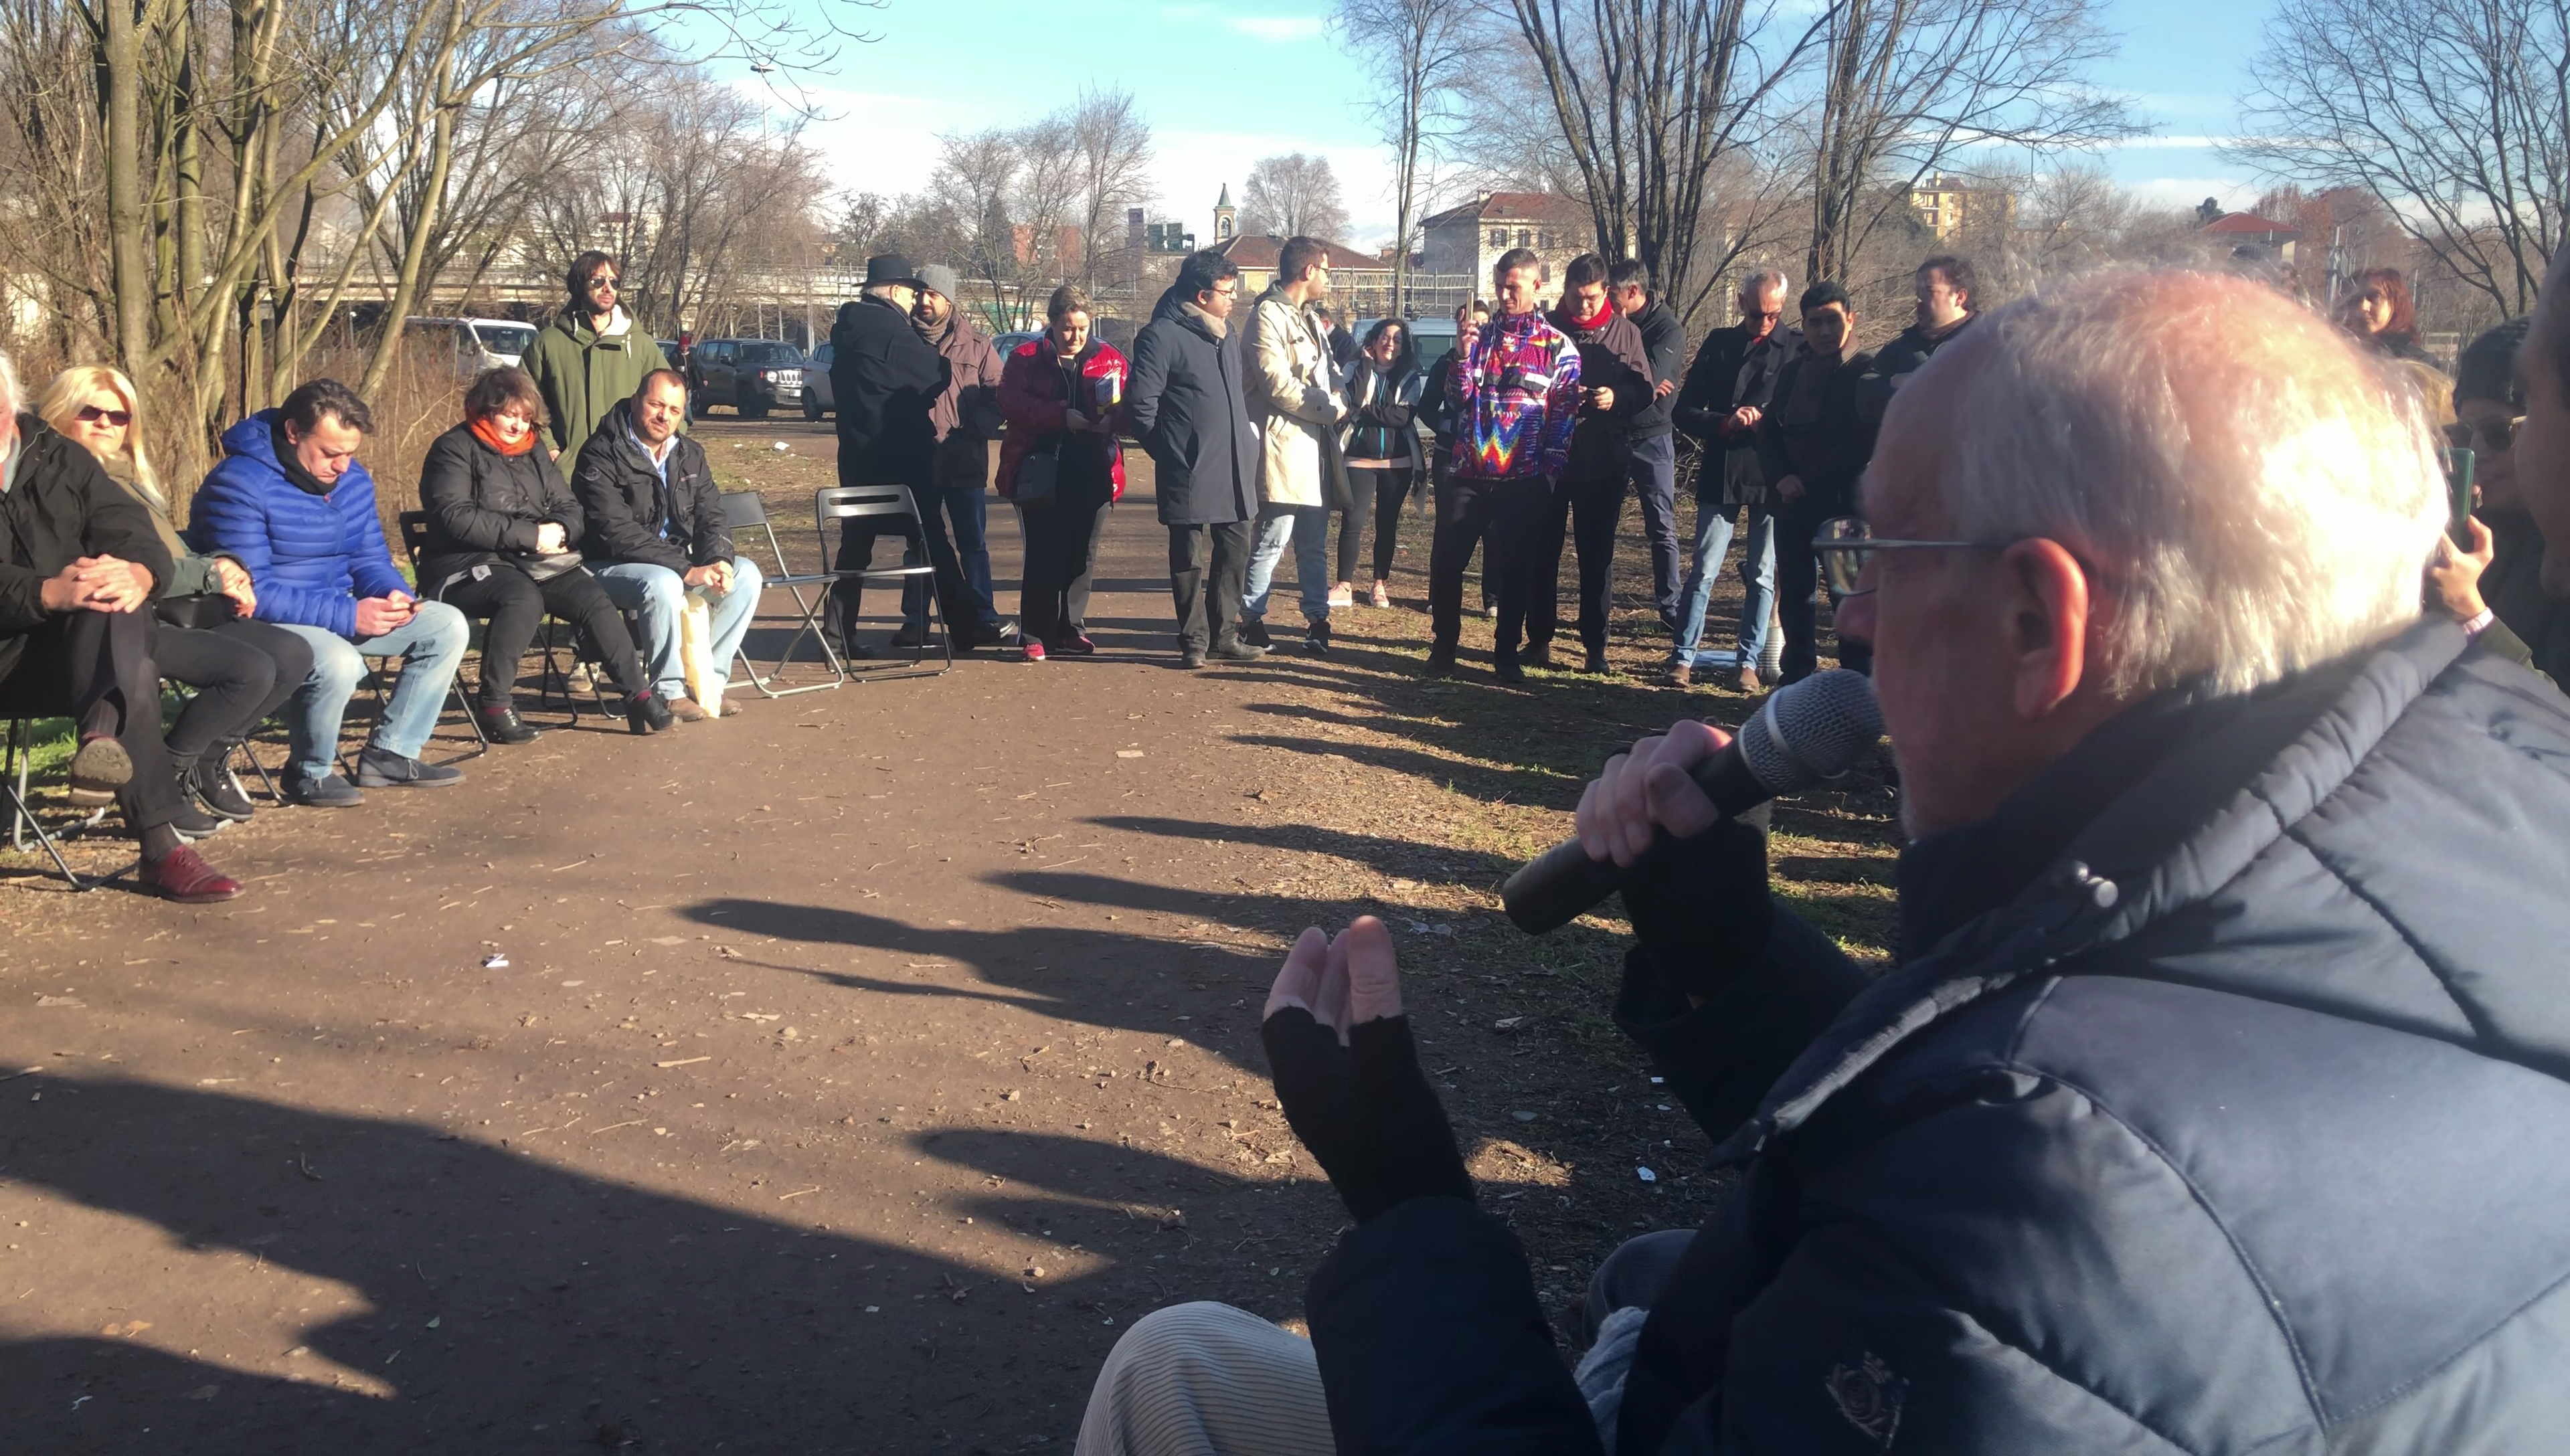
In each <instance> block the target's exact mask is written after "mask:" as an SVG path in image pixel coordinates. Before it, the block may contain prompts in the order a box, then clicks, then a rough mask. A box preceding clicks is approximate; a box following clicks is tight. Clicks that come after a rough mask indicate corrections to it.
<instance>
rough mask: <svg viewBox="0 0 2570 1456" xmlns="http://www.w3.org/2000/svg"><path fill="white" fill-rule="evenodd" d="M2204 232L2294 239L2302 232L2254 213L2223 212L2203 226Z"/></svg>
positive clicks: (2289, 225)
mask: <svg viewBox="0 0 2570 1456" xmlns="http://www.w3.org/2000/svg"><path fill="white" fill-rule="evenodd" d="M2204 230H2205V231H2207V232H2254V233H2257V234H2259V235H2261V236H2265V235H2267V234H2270V233H2286V234H2290V235H2292V236H2295V237H2300V236H2302V232H2303V230H2302V229H2301V228H2299V227H2295V226H2293V225H2291V224H2289V223H2284V222H2276V221H2271V220H2269V219H2268V218H2265V217H2261V216H2259V215H2258V214H2257V213H2255V212H2225V213H2223V214H2222V215H2221V216H2219V217H2216V218H2214V219H2213V220H2212V221H2210V222H2208V223H2206V224H2204Z"/></svg>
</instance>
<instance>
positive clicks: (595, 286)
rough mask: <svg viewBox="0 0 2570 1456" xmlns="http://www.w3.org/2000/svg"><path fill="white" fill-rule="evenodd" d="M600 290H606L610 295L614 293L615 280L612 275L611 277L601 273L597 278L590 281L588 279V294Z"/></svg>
mask: <svg viewBox="0 0 2570 1456" xmlns="http://www.w3.org/2000/svg"><path fill="white" fill-rule="evenodd" d="M601 288H604V289H606V290H607V291H608V292H610V293H613V292H615V291H616V279H615V277H614V276H613V275H611V274H608V273H601V274H599V275H598V276H597V277H595V278H592V279H590V280H589V291H590V292H592V293H595V292H597V291H598V290H599V289H601Z"/></svg>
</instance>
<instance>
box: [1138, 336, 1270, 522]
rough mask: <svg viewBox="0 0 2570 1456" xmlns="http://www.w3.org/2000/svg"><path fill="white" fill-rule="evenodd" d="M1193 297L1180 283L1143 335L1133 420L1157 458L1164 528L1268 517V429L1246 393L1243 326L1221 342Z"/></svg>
mask: <svg viewBox="0 0 2570 1456" xmlns="http://www.w3.org/2000/svg"><path fill="white" fill-rule="evenodd" d="M1183 304H1184V300H1183V299H1181V298H1180V297H1179V295H1178V291H1177V289H1176V288H1174V287H1172V288H1170V289H1169V291H1168V292H1166V293H1164V294H1162V295H1161V297H1160V302H1159V306H1158V307H1156V308H1154V309H1153V310H1152V311H1151V321H1150V322H1149V323H1146V324H1144V325H1142V332H1141V334H1140V336H1139V337H1137V338H1136V339H1135V340H1134V341H1133V383H1132V386H1131V387H1130V388H1129V389H1127V390H1126V391H1125V392H1124V412H1125V418H1126V419H1127V420H1128V421H1129V422H1130V423H1131V425H1132V430H1133V435H1134V438H1135V439H1137V440H1139V441H1141V442H1142V449H1143V450H1144V451H1145V452H1147V453H1148V454H1149V455H1150V457H1151V478H1152V485H1151V490H1152V499H1153V502H1154V504H1155V506H1156V507H1157V509H1158V511H1159V515H1160V524H1161V525H1163V526H1222V525H1228V524H1229V523H1231V522H1235V521H1248V520H1251V519H1252V518H1254V517H1256V516H1257V515H1258V434H1257V432H1256V431H1255V430H1253V429H1252V428H1251V427H1250V423H1249V405H1248V403H1247V401H1246V399H1245V398H1244V396H1243V395H1242V393H1241V379H1240V367H1241V366H1240V349H1239V347H1238V341H1237V339H1236V338H1235V337H1234V336H1235V335H1237V334H1238V333H1239V330H1238V329H1237V328H1230V329H1226V330H1225V331H1224V337H1223V338H1220V339H1217V338H1215V337H1214V336H1213V333H1212V331H1211V330H1209V329H1208V328H1207V327H1206V326H1205V324H1204V321H1203V320H1201V319H1199V318H1197V317H1196V316H1195V315H1194V314H1192V313H1189V312H1188V311H1187V310H1186V309H1185V307H1184V306H1183ZM1244 321H1245V319H1244V318H1242V317H1239V316H1235V318H1234V320H1233V322H1234V323H1239V322H1244Z"/></svg>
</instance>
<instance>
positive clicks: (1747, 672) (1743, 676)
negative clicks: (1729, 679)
mask: <svg viewBox="0 0 2570 1456" xmlns="http://www.w3.org/2000/svg"><path fill="white" fill-rule="evenodd" d="M1732 686H1734V687H1737V688H1739V689H1740V690H1741V691H1742V692H1745V693H1754V692H1756V691H1758V689H1759V688H1760V687H1761V686H1763V684H1762V683H1760V682H1759V680H1758V669H1757V668H1755V667H1744V668H1742V669H1740V676H1739V678H1738V679H1737V680H1735V681H1734V682H1733V684H1732Z"/></svg>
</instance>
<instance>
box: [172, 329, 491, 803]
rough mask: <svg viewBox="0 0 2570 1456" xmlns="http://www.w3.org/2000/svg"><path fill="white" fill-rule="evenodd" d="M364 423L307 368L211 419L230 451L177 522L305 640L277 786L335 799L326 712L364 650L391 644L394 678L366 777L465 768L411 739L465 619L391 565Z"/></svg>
mask: <svg viewBox="0 0 2570 1456" xmlns="http://www.w3.org/2000/svg"><path fill="white" fill-rule="evenodd" d="M373 428H374V420H373V417H372V416H371V415H370V414H369V413H368V412H367V410H366V404H365V401H363V400H361V399H359V398H357V396H356V393H355V392H354V391H352V390H350V389H349V388H348V387H347V386H346V385H344V384H341V383H339V382H338V381H337V380H335V379H316V380H313V381H312V382H311V383H309V384H306V385H303V386H302V387H301V388H299V389H297V390H295V391H294V393H292V394H290V395H287V396H286V397H285V404H284V405H283V406H282V407H281V408H278V409H273V410H262V411H260V412H259V413H257V414H255V415H252V416H250V417H249V418H248V419H246V420H243V421H241V422H240V423H239V424H237V425H234V426H232V427H231V428H230V429H229V430H226V431H224V432H223V449H224V450H226V451H228V452H229V453H230V454H229V456H228V458H226V459H225V460H224V461H223V463H222V464H220V465H218V466H215V467H214V474H212V475H210V476H208V477H206V483H205V484H204V485H202V486H200V487H198V488H197V498H196V502H195V504H194V505H192V506H191V507H190V508H189V525H188V535H189V538H190V540H191V541H192V542H193V543H194V544H195V545H196V546H197V548H198V549H199V550H202V551H208V552H214V551H220V552H222V553H223V554H225V555H228V556H231V557H232V558H234V559H235V560H238V561H239V562H240V563H241V564H242V565H243V566H244V567H246V568H248V570H249V574H250V581H251V583H252V584H253V585H254V586H255V587H256V588H257V590H258V619H259V620H260V621H263V622H275V623H276V624H277V625H279V626H282V627H284V628H286V629H287V630H288V631H291V632H293V633H294V634H295V635H297V636H299V637H302V638H303V639H304V640H305V641H307V642H310V643H311V644H312V677H311V680H310V681H309V682H307V683H306V684H305V685H304V688H303V690H302V691H301V692H299V693H297V694H295V695H294V699H293V701H292V703H291V704H289V705H288V710H287V738H288V744H289V753H290V756H291V760H292V761H291V762H289V763H288V764H287V765H286V770H285V780H284V782H283V783H282V784H281V785H280V786H279V787H280V789H281V790H282V791H283V793H284V794H285V797H286V798H287V799H288V800H290V801H292V802H293V803H296V804H310V805H316V806H319V807H323V808H332V809H336V808H344V807H346V806H348V805H351V804H356V803H359V802H362V800H363V799H364V797H365V796H364V795H362V794H360V793H358V792H357V788H355V787H351V786H350V785H349V783H348V781H347V780H346V779H344V778H341V777H340V776H339V775H338V773H337V772H335V769H334V765H333V761H334V760H335V759H336V758H337V756H338V751H339V720H340V717H341V716H342V715H343V714H345V713H346V711H347V707H348V699H349V698H350V697H351V696H352V695H354V694H355V692H356V690H357V679H358V678H360V677H362V676H363V675H364V673H365V663H364V661H363V660H362V659H364V658H367V657H399V658H401V659H402V671H401V678H400V680H399V681H398V682H396V683H395V684H394V685H393V691H392V697H391V699H390V700H389V701H388V702H386V703H385V704H384V711H383V716H382V718H381V720H380V721H378V722H377V723H376V724H375V731H374V735H373V736H372V737H371V738H369V739H368V740H367V743H366V748H365V751H364V752H363V753H361V754H359V755H358V757H357V784H358V786H362V787H364V788H368V789H388V788H412V787H419V788H430V787H437V786H442V785H446V784H452V783H454V782H456V781H457V780H459V779H461V778H463V777H464V774H463V771H462V770H460V769H455V768H449V767H445V766H442V765H438V764H429V763H423V762H421V761H420V758H419V752H420V750H421V749H422V748H424V747H426V746H427V744H428V735H429V731H430V730H431V729H433V728H435V727H436V726H437V713H438V709H439V707H440V706H441V705H442V704H443V703H444V702H445V701H446V692H447V689H448V687H449V686H451V685H452V684H453V683H454V681H455V668H456V664H457V663H459V662H461V661H463V659H464V647H465V643H466V641H467V639H468V638H469V636H470V634H471V624H470V623H468V622H467V621H466V620H465V618H464V614H463V613H462V612H460V611H457V610H456V609H455V608H454V607H451V606H448V605H447V604H446V603H444V602H442V601H420V600H417V599H416V598H414V597H413V596H412V594H411V590H410V583H409V582H408V581H407V580H405V579H403V577H402V574H401V572H400V571H399V570H398V569H396V568H395V567H394V565H393V558H392V552H391V550H390V549H389V548H388V547H387V546H385V545H384V527H383V522H382V521H381V520H379V519H378V518H377V517H376V515H375V481H374V477H372V476H370V475H368V474H366V468H365V467H364V466H362V465H359V464H357V447H358V446H359V445H360V444H362V443H363V442H364V439H365V435H366V432H367V431H368V430H371V429H373Z"/></svg>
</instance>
